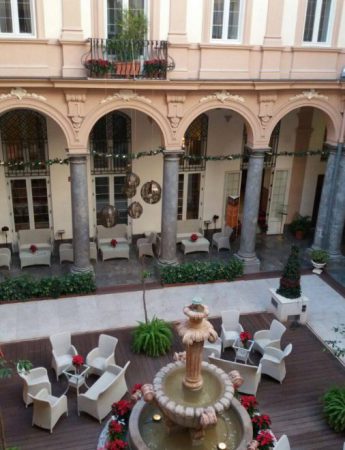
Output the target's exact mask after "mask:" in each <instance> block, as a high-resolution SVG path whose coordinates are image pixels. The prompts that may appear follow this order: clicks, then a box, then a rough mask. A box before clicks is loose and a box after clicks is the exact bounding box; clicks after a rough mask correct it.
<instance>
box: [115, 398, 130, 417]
mask: <svg viewBox="0 0 345 450" xmlns="http://www.w3.org/2000/svg"><path fill="white" fill-rule="evenodd" d="M132 407H133V404H132V402H130V401H128V400H119V401H118V402H116V403H113V404H112V405H111V409H112V412H113V414H114V415H116V416H118V417H123V416H126V415H128V414H129V413H130V412H131V410H132Z"/></svg>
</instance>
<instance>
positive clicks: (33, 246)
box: [30, 244, 37, 253]
mask: <svg viewBox="0 0 345 450" xmlns="http://www.w3.org/2000/svg"><path fill="white" fill-rule="evenodd" d="M30 251H31V253H36V252H37V246H36V245H35V244H31V245H30Z"/></svg>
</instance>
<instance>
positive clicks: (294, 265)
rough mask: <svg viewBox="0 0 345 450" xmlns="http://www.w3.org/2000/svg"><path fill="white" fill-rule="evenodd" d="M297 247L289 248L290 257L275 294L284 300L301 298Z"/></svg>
mask: <svg viewBox="0 0 345 450" xmlns="http://www.w3.org/2000/svg"><path fill="white" fill-rule="evenodd" d="M298 254H299V250H298V247H296V246H295V245H293V246H292V247H291V253H290V256H289V258H288V260H287V262H286V266H285V267H284V271H283V274H282V276H281V278H280V284H279V288H278V289H277V293H278V294H279V295H282V296H283V297H286V298H291V299H293V298H299V297H300V296H301V282H300V280H301V266H300V262H299V257H298Z"/></svg>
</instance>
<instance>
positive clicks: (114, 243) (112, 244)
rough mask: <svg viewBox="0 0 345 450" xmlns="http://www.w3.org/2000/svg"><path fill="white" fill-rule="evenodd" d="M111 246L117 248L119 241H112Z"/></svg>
mask: <svg viewBox="0 0 345 450" xmlns="http://www.w3.org/2000/svg"><path fill="white" fill-rule="evenodd" d="M110 245H111V246H112V247H116V246H117V240H116V239H112V240H111V241H110Z"/></svg>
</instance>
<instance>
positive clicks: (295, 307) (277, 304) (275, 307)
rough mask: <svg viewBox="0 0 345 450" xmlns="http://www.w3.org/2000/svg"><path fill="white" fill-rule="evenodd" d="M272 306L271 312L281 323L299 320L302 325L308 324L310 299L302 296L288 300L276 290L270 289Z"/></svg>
mask: <svg viewBox="0 0 345 450" xmlns="http://www.w3.org/2000/svg"><path fill="white" fill-rule="evenodd" d="M270 293H271V304H270V308H269V312H272V313H273V314H274V315H275V316H276V317H277V319H278V320H280V322H287V321H288V320H296V319H297V320H298V321H299V322H300V323H306V321H307V314H308V307H309V299H308V298H307V297H305V296H304V295H302V296H301V297H299V298H286V297H283V296H282V295H279V294H277V292H276V291H275V289H272V288H271V289H270Z"/></svg>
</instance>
